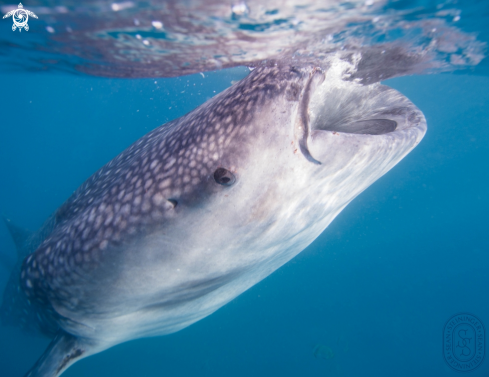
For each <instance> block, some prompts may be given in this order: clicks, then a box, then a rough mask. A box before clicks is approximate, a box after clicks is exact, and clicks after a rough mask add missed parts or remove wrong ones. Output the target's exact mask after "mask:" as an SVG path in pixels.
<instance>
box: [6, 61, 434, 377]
mask: <svg viewBox="0 0 489 377" xmlns="http://www.w3.org/2000/svg"><path fill="white" fill-rule="evenodd" d="M331 72H332V70H331ZM331 72H330V71H323V70H321V69H319V68H316V67H314V66H302V67H294V66H290V65H280V64H269V65H266V66H265V65H264V66H260V67H257V68H256V69H254V70H253V71H252V72H251V73H250V74H249V75H248V76H247V77H246V78H244V79H243V80H241V81H240V82H238V83H236V84H235V85H233V86H232V87H230V88H228V89H227V90H225V91H224V92H222V93H221V94H219V95H217V96H215V97H214V98H212V99H211V100H209V101H208V102H206V103H205V104H203V105H202V106H200V107H199V108H197V109H195V110H194V111H192V112H190V113H189V114H187V115H185V116H183V117H181V118H179V119H176V120H174V121H172V122H169V123H167V124H165V125H163V126H161V127H159V128H156V129H155V130H153V131H152V132H150V133H148V134H147V135H146V136H144V137H142V138H141V139H140V140H138V141H136V142H135V143H134V144H133V145H132V146H130V147H129V148H128V149H127V150H125V151H124V152H122V153H121V154H120V155H119V156H117V157H116V158H115V159H113V160H112V161H110V162H109V163H108V164H107V165H105V166H104V167H102V168H101V169H100V170H99V171H98V172H96V173H95V174H94V175H93V176H92V177H90V178H89V179H88V180H87V181H86V182H85V183H84V184H83V185H82V186H81V187H80V188H78V190H77V191H76V192H75V193H74V194H73V195H72V196H71V197H70V198H69V199H68V200H67V201H66V202H65V203H64V204H63V205H62V206H61V207H60V208H59V209H58V210H57V211H56V212H55V213H54V214H53V216H51V218H50V219H49V220H48V221H47V222H46V224H45V225H44V226H43V228H41V230H40V231H38V233H37V235H36V236H35V237H34V236H32V237H31V238H30V241H25V242H24V244H22V243H21V242H20V241H19V243H18V247H19V248H21V249H22V248H24V250H27V251H26V252H25V253H24V254H27V255H22V256H21V258H20V262H19V265H18V268H17V269H14V275H13V276H14V277H13V278H11V280H10V283H9V286H8V287H7V291H8V292H15V293H16V294H17V296H15V295H14V293H12V294H6V295H5V297H4V303H3V307H2V308H3V310H4V314H3V317H4V319H5V318H6V321H7V322H8V319H9V318H10V320H12V317H13V316H14V313H19V312H21V313H22V315H17V316H16V318H17V319H18V320H19V321H23V323H24V325H26V326H30V327H36V328H38V329H39V330H41V331H42V332H44V333H45V334H47V335H49V336H51V337H52V338H53V340H52V342H51V344H50V345H49V347H48V349H47V350H46V352H45V353H44V355H43V356H42V357H41V358H40V359H39V361H38V362H37V363H36V365H34V367H33V368H32V369H31V370H30V372H29V373H28V374H27V375H28V376H36V377H39V376H42V377H46V376H50V377H51V376H59V375H60V374H62V373H63V371H65V370H66V369H67V368H68V367H69V366H70V365H72V364H73V363H74V362H76V361H77V360H80V359H81V358H84V357H87V356H89V355H92V354H94V353H98V352H100V351H103V350H105V349H107V348H109V347H112V346H114V345H116V344H119V343H122V342H125V341H128V340H131V339H135V338H141V337H149V336H158V335H165V334H170V333H173V332H176V331H179V330H181V329H183V328H185V327H187V326H189V325H191V324H192V323H194V322H196V321H198V320H200V319H202V318H204V317H206V316H208V315H210V314H211V313H213V312H214V311H216V310H217V309H219V308H220V307H222V306H223V305H225V304H226V303H228V302H229V301H231V300H232V299H233V298H235V297H236V296H238V295H239V294H241V293H242V292H244V291H246V290H247V289H248V288H250V287H252V286H253V285H254V284H256V283H258V282H259V281H260V280H262V279H263V278H265V277H266V276H268V275H269V274H271V273H272V272H273V271H275V270H276V269H277V268H279V267H280V266H282V265H283V264H284V263H286V262H287V261H289V260H290V259H291V258H293V257H294V256H295V255H297V254H298V253H299V252H301V251H302V250H303V249H304V248H305V247H307V246H308V245H309V244H310V243H311V242H312V241H313V240H314V239H315V238H316V237H318V236H319V235H320V234H321V232H322V231H323V230H324V229H325V228H326V227H327V226H328V225H329V224H330V223H331V221H332V220H333V219H334V218H335V216H336V215H338V213H339V212H340V211H341V210H342V209H343V208H345V206H346V205H347V204H348V203H349V202H350V201H351V200H353V199H354V198H355V197H356V196H357V195H358V194H360V193H361V192H362V191H363V190H365V189H366V188H367V187H368V186H369V185H371V184H372V183H373V182H374V181H375V180H377V179H378V178H379V177H381V176H382V175H383V174H385V173H386V172H387V171H388V170H389V169H391V168H392V167H393V166H394V165H396V164H397V163H398V162H399V161H400V160H401V159H402V158H403V157H404V156H406V155H407V154H408V153H409V152H410V151H411V150H412V149H413V148H414V147H415V146H416V145H417V144H418V143H419V142H420V141H421V139H422V138H423V136H424V134H425V132H426V121H425V118H424V116H423V114H422V113H421V112H420V111H419V110H418V109H417V108H416V107H415V106H414V105H413V104H412V103H411V102H410V101H409V100H408V99H407V98H405V97H404V96H403V95H401V94H400V93H398V92H397V91H395V90H393V89H390V88H388V87H386V86H383V85H380V84H378V83H376V84H372V85H367V86H365V85H360V84H359V83H356V82H353V81H344V80H341V79H338V78H336V77H335V76H333V75H332V73H331ZM18 286H20V289H17V287H18ZM9 287H10V288H9ZM9 289H10V291H9ZM14 296H15V297H14ZM12 299H15V300H14V301H15V305H14V304H12V301H11V300H12ZM9 300H10V301H9ZM16 308H17V309H16ZM19 308H23V310H22V311H19V310H18V309H19ZM16 310H17V311H16ZM5 313H7V314H5ZM19 318H20V319H19ZM22 318H23V319H22ZM26 318H27V319H26Z"/></svg>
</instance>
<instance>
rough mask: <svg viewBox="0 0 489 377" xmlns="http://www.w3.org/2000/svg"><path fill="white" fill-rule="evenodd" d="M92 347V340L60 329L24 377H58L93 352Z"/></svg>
mask: <svg viewBox="0 0 489 377" xmlns="http://www.w3.org/2000/svg"><path fill="white" fill-rule="evenodd" d="M91 348H92V346H91V344H90V342H86V341H84V340H83V339H80V338H77V337H76V336H73V335H71V334H68V333H66V332H64V331H62V330H60V331H59V332H58V334H57V335H56V336H55V338H54V339H53V340H52V341H51V343H50V344H49V346H48V348H47V349H46V351H44V353H43V355H42V356H41V357H40V358H39V360H37V362H36V364H35V365H34V366H33V367H32V369H31V370H30V371H29V372H27V374H26V375H25V376H24V377H58V376H60V375H61V374H62V373H63V372H64V371H65V370H66V369H68V367H70V366H71V365H72V364H74V363H75V362H77V361H78V360H81V359H83V358H84V357H86V356H89V355H91V354H93V353H94V352H91Z"/></svg>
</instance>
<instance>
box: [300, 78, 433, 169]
mask: <svg viewBox="0 0 489 377" xmlns="http://www.w3.org/2000/svg"><path fill="white" fill-rule="evenodd" d="M331 71H332V72H331ZM343 72H344V71H343ZM425 131H426V121H425V119H424V116H423V114H422V113H421V111H420V110H419V109H418V108H417V107H416V106H415V105H414V104H413V103H412V102H411V101H409V99H407V98H406V97H405V96H403V95H402V94H401V93H399V92H398V91H396V90H394V89H392V88H390V87H388V86H386V85H382V84H380V83H374V84H370V85H362V84H360V83H358V82H355V81H350V80H346V79H344V75H342V74H341V73H340V74H338V70H336V71H335V69H332V70H329V71H327V72H326V73H324V72H323V71H322V70H320V69H312V71H310V73H309V79H308V82H307V84H306V85H305V88H304V92H303V95H302V98H301V104H300V110H299V116H298V121H297V122H296V136H297V137H298V139H299V143H300V147H301V152H302V154H303V155H304V157H305V158H306V159H307V160H308V161H310V162H312V163H314V164H317V165H321V164H322V163H323V162H324V161H325V158H326V155H325V154H327V153H328V152H327V151H326V150H325V148H326V149H328V151H329V153H333V150H336V148H339V146H335V147H333V146H332V144H330V143H331V142H332V139H329V136H328V135H335V136H340V138H339V139H338V138H337V137H336V138H335V140H336V142H335V144H334V145H338V144H342V145H343V147H344V148H347V147H345V144H344V143H345V142H347V143H349V144H350V145H360V144H365V143H367V144H369V145H376V148H379V150H380V149H382V148H383V147H382V145H384V146H386V145H391V147H392V148H393V147H394V145H396V148H397V147H399V145H398V144H397V143H398V142H401V144H404V143H407V144H409V143H410V141H407V140H408V139H409V140H410V137H411V136H408V134H410V135H415V134H416V136H413V137H414V139H416V140H418V139H419V140H420V138H422V135H424V132H425ZM320 140H322V141H320ZM347 140H348V141H347ZM417 142H418V141H416V142H415V143H417ZM407 144H406V145H407ZM326 145H327V147H326ZM413 147H414V146H413Z"/></svg>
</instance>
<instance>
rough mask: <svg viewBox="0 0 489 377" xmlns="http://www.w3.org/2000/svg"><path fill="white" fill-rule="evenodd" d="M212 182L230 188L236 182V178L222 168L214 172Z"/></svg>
mask: <svg viewBox="0 0 489 377" xmlns="http://www.w3.org/2000/svg"><path fill="white" fill-rule="evenodd" d="M214 180H215V181H216V182H217V183H219V184H220V185H223V186H231V185H232V184H233V183H234V182H236V177H235V176H234V174H233V173H231V172H230V171H229V170H227V169H224V168H218V169H216V171H215V172H214Z"/></svg>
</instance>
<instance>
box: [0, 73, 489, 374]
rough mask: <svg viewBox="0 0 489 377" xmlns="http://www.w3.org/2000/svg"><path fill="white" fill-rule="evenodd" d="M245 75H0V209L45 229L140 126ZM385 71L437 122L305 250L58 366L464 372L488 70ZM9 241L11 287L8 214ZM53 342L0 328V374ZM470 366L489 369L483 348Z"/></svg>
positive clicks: (485, 260)
mask: <svg viewBox="0 0 489 377" xmlns="http://www.w3.org/2000/svg"><path fill="white" fill-rule="evenodd" d="M247 73H248V68H245V67H240V68H235V69H231V70H225V71H221V72H212V73H205V74H204V77H202V75H200V74H197V75H193V76H188V77H179V78H172V79H161V78H159V79H138V80H136V79H131V80H124V79H106V78H92V77H84V76H74V75H63V74H52V73H51V74H47V73H44V74H42V73H28V72H26V73H23V74H15V73H9V74H0V82H1V83H2V89H1V90H0V113H1V114H2V117H1V121H0V122H1V123H0V124H1V127H0V177H1V178H0V179H1V185H0V212H1V214H3V215H4V216H6V217H8V218H10V219H11V220H12V221H13V222H15V223H16V224H19V225H21V226H23V227H27V228H30V229H37V227H39V226H40V225H41V224H42V222H43V221H44V220H45V218H46V217H47V216H49V215H50V214H51V213H52V212H53V211H54V210H55V209H56V208H57V207H58V206H59V205H60V204H61V203H62V202H63V201H64V200H65V199H66V198H67V197H68V196H69V195H70V194H71V193H72V192H73V191H74V190H75V189H76V188H77V187H78V186H79V185H80V184H81V183H82V182H83V181H84V180H85V179H86V178H87V177H88V176H89V175H91V174H92V173H93V172H94V171H95V170H97V169H98V168H99V167H100V166H102V165H103V164H105V163H106V162H107V161H109V160H110V159H111V158H112V157H113V156H115V155H116V154H118V153H119V152H120V151H122V150H123V149H125V148H126V147H127V146H128V145H130V144H131V143H132V142H133V141H134V140H136V139H137V138H138V137H140V136H142V135H144V134H145V133H147V132H148V131H149V130H151V129H153V128H155V127H157V126H159V125H160V124H162V123H165V122H167V121H168V120H171V119H173V118H175V117H178V116H180V115H183V114H185V113H186V112H188V111H190V110H191V109H193V108H194V107H196V106H198V105H199V104H201V103H203V102H204V101H205V100H206V99H208V98H210V97H212V96H213V95H215V93H218V92H219V91H221V90H223V89H224V88H225V87H227V86H229V85H231V82H234V81H236V80H239V79H240V78H241V77H244V76H245V75H246V74H247ZM385 84H387V85H390V86H392V87H394V88H396V89H397V90H400V91H401V92H402V93H403V94H405V95H406V96H407V97H408V98H409V99H410V100H412V101H413V102H414V103H415V104H416V105H417V106H418V107H419V108H420V109H421V110H422V111H423V112H424V114H425V116H426V118H427V121H428V133H427V134H426V136H425V138H424V139H423V141H422V142H421V144H420V145H419V146H418V147H416V148H415V149H414V151H413V152H411V153H410V154H409V155H408V156H407V157H406V158H405V159H404V160H402V161H401V162H400V163H399V164H398V165H397V166H396V167H395V168H394V169H392V170H391V171H390V172H389V173H387V174H386V175H385V176H384V177H382V178H381V179H379V180H378V181H377V182H375V183H374V184H373V185H372V186H371V187H370V188H368V189H367V190H366V191H365V192H364V193H362V194H361V195H360V196H359V197H358V198H356V199H355V200H354V201H353V202H352V203H351V204H350V205H348V206H347V208H346V209H345V210H344V211H343V212H341V213H340V215H339V216H338V217H337V218H336V219H335V220H334V221H333V223H332V224H331V225H330V226H329V227H328V228H327V229H326V231H325V232H324V233H323V234H322V235H321V236H320V237H319V238H318V239H316V241H315V242H314V243H313V244H312V245H311V246H310V247H308V248H307V249H306V250H304V251H303V252H302V253H301V254H299V256H298V257H296V258H295V259H293V260H292V261H290V262H289V263H287V264H286V265H285V266H283V267H282V268H280V269H279V270H278V271H276V272H274V273H273V274H272V275H271V276H269V277H267V278H266V279H265V280H263V281H262V282H260V283H259V284H257V285H256V286H254V287H253V288H251V289H250V290H248V291H247V292H245V293H244V294H242V295H241V296H239V297H238V298H236V299H235V300H233V301H232V302H231V303H229V304H228V305H226V306H224V307H223V308H221V309H219V310H218V311H217V312H216V313H214V314H212V315H211V316H209V317H207V318H205V319H203V320H201V321H199V322H197V323H196V324H194V325H192V326H190V327H189V328H186V329H184V330H182V331H180V332H178V333H175V334H172V335H168V336H164V337H158V338H150V339H140V340H135V341H131V342H128V343H124V344H121V345H118V346H116V347H114V348H111V349H109V350H107V351H105V352H103V353H101V354H97V355H94V356H92V357H89V358H87V359H83V360H82V361H80V362H78V363H76V364H75V365H74V366H72V367H71V368H69V369H68V371H66V372H65V374H64V375H66V376H67V377H70V376H71V377H75V376H94V377H95V376H109V375H110V376H230V375H231V376H249V375H255V376H269V375H275V376H278V375H280V376H392V375H396V376H413V375H418V376H456V375H458V374H459V372H455V371H453V370H452V369H450V368H449V367H448V365H447V364H446V363H445V361H444V358H443V353H442V347H443V328H444V325H445V323H446V321H448V319H449V318H450V317H452V316H453V315H454V314H456V313H460V312H464V313H470V314H473V315H475V316H476V317H477V318H479V319H480V320H481V321H482V323H483V324H485V326H486V329H487V328H488V326H489V304H488V301H487V286H488V283H489V275H488V266H489V237H488V231H489V230H488V224H489V222H488V213H489V196H488V185H489V179H488V172H489V169H488V162H489V106H488V103H489V91H488V88H489V78H488V77H483V76H476V75H455V74H441V75H426V76H409V77H402V78H397V79H392V80H388V81H387V82H385ZM0 251H1V261H2V263H1V267H0V286H1V287H2V288H3V286H4V285H5V283H6V281H7V278H8V275H9V271H8V268H7V267H8V266H11V265H13V263H14V261H15V246H14V244H13V241H12V239H11V237H10V235H9V234H8V231H7V229H6V227H5V226H0ZM486 331H487V330H486ZM47 344H48V340H47V339H43V338H40V337H33V336H30V335H26V334H23V333H22V332H21V331H20V330H18V329H16V328H10V327H0V375H1V376H21V375H23V373H25V372H26V371H27V370H28V369H29V368H30V367H31V366H32V365H33V364H34V362H35V361H36V359H37V358H38V357H39V355H40V354H41V353H42V352H43V351H44V349H45V347H46V346H47ZM467 375H470V376H487V375H489V360H485V361H484V362H483V363H482V365H481V366H480V367H479V368H478V369H476V370H475V371H472V372H469V373H467Z"/></svg>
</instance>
